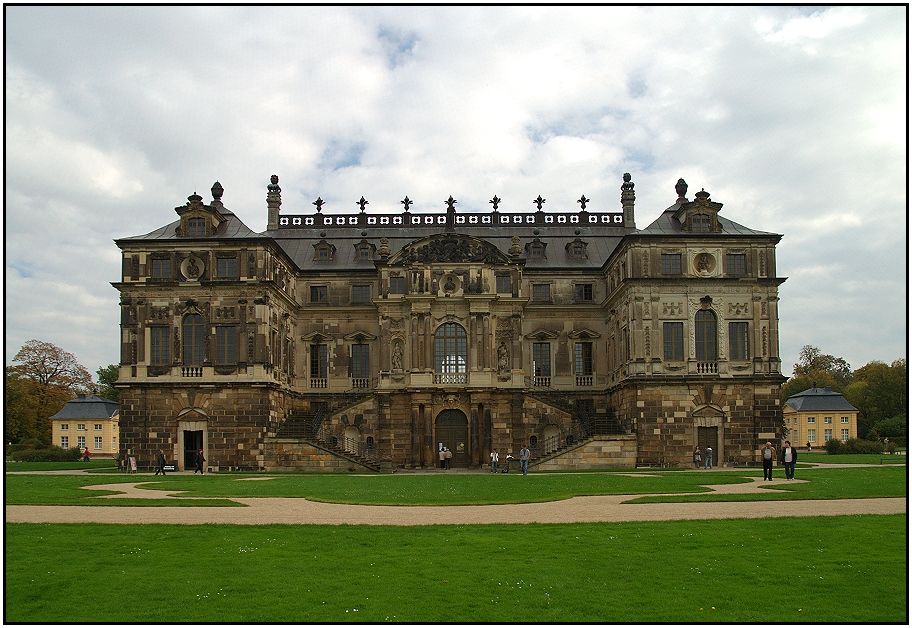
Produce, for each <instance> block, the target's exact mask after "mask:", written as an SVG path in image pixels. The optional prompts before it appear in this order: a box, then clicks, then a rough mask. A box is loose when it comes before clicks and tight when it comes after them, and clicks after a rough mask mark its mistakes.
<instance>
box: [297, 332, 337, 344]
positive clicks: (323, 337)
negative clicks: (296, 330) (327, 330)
mask: <svg viewBox="0 0 912 628" xmlns="http://www.w3.org/2000/svg"><path fill="white" fill-rule="evenodd" d="M301 340H305V341H307V342H312V343H315V344H323V343H325V342H330V341H332V340H334V338H333V337H332V336H330V335H329V334H324V333H323V332H319V331H313V332H311V333H309V334H303V335H302V336H301Z"/></svg>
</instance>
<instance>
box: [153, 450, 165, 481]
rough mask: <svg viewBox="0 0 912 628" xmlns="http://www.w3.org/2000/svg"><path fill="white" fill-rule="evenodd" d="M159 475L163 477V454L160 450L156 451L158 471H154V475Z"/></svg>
mask: <svg viewBox="0 0 912 628" xmlns="http://www.w3.org/2000/svg"><path fill="white" fill-rule="evenodd" d="M159 473H161V474H162V475H165V452H163V451H162V450H161V449H159V450H158V470H156V471H155V475H158V474H159Z"/></svg>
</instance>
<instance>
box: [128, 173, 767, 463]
mask: <svg viewBox="0 0 912 628" xmlns="http://www.w3.org/2000/svg"><path fill="white" fill-rule="evenodd" d="M223 192H224V190H223V189H222V186H221V185H220V184H219V183H218V182H216V183H215V185H214V186H213V187H212V200H211V201H210V202H209V203H208V204H207V203H204V202H203V198H202V197H201V196H199V195H197V194H195V193H194V194H193V195H191V196H190V197H189V198H188V202H187V203H186V204H184V205H181V206H179V207H176V208H175V211H176V213H177V219H176V220H175V221H173V222H171V223H170V224H168V225H167V226H165V227H162V228H161V229H158V230H156V231H153V232H152V233H148V234H146V235H142V236H135V237H129V238H123V239H120V240H117V241H116V244H117V246H118V247H119V248H120V249H121V251H122V254H123V276H122V279H121V280H120V281H118V282H116V283H114V284H113V285H114V286H115V287H116V288H117V289H118V290H119V291H120V295H121V297H120V306H121V312H122V319H121V340H122V348H121V364H120V378H119V381H118V383H117V386H118V387H119V388H120V389H121V396H120V403H121V412H120V435H121V439H120V452H121V454H123V455H124V456H127V455H129V456H135V457H137V459H138V460H139V461H140V466H147V467H148V466H151V465H152V461H153V460H154V458H155V455H156V454H157V453H158V450H159V449H164V450H165V451H166V454H168V457H169V458H173V459H175V460H176V461H177V463H178V467H179V468H188V467H192V466H193V462H192V458H193V457H194V456H195V453H194V452H196V450H197V449H199V448H202V449H204V451H205V455H206V458H207V461H208V462H207V464H208V465H209V466H210V468H213V469H216V470H219V469H222V470H224V469H267V470H268V469H327V470H330V469H334V470H335V469H359V470H363V469H375V470H380V469H395V468H412V467H434V466H435V465H436V462H437V459H438V451H439V450H440V449H441V448H442V447H447V448H449V449H450V450H451V451H452V452H453V460H452V463H453V466H457V467H459V466H468V467H473V466H480V465H484V464H486V463H487V462H488V459H489V458H488V456H489V453H490V452H491V450H492V449H494V448H496V449H497V450H498V451H499V452H500V456H501V463H503V461H504V460H505V458H506V456H507V455H509V454H512V455H514V456H518V451H519V449H521V448H522V446H523V445H528V446H530V448H531V449H532V452H533V456H534V459H533V463H532V468H533V469H535V468H536V467H538V468H541V469H548V468H600V467H613V466H614V467H617V466H622V467H623V466H627V467H632V466H635V465H640V466H646V465H686V464H689V462H690V460H691V454H692V452H693V449H694V447H697V446H699V447H700V448H701V449H705V447H706V446H707V445H711V446H712V447H713V449H714V451H715V452H716V455H715V458H716V460H717V461H718V462H719V463H721V464H726V465H744V464H749V463H752V462H755V461H756V460H757V455H758V451H759V448H760V447H761V446H762V444H763V443H765V442H766V441H767V440H773V439H776V440H778V438H779V437H780V436H781V433H782V429H783V423H782V406H781V404H780V400H779V391H780V385H781V383H782V382H783V381H784V380H785V378H784V377H782V375H781V372H780V360H779V332H778V308H777V303H778V300H779V297H778V286H779V284H781V283H782V282H783V281H784V278H782V277H778V276H777V274H776V244H777V243H778V242H779V240H780V238H781V236H780V235H778V234H774V233H766V232H761V231H755V230H752V229H749V228H747V227H744V226H742V225H739V224H737V223H734V222H732V221H730V220H728V219H726V218H724V217H723V216H722V215H721V213H720V210H721V208H722V204H721V203H718V202H715V201H713V200H711V199H710V195H709V193H707V192H705V191H700V192H697V193H696V194H694V195H693V200H691V199H689V198H688V197H687V184H686V183H685V182H684V180H683V179H681V180H679V181H678V182H677V185H676V186H675V192H676V198H675V197H671V199H670V200H674V202H673V204H672V205H671V206H670V207H668V208H667V209H665V210H664V211H657V212H656V214H657V217H656V219H655V220H654V221H653V222H652V223H650V224H649V225H648V226H646V227H645V228H643V229H637V228H636V225H635V221H634V204H635V194H634V184H633V183H632V182H631V180H630V175H626V174H625V175H624V181H623V184H622V185H621V195H620V196H621V198H620V206H619V207H618V209H617V210H616V211H594V210H593V209H592V208H589V207H587V205H588V204H589V203H590V201H589V199H586V198H585V196H583V197H581V198H580V199H579V200H578V201H576V203H575V204H574V206H573V207H572V209H566V210H558V211H548V210H545V209H544V203H545V199H542V198H541V197H540V196H539V197H538V198H537V199H536V200H535V201H534V206H535V210H534V211H529V212H526V213H507V212H502V211H499V209H498V205H499V203H500V202H501V201H500V199H498V198H497V197H496V196H495V197H494V198H493V199H492V200H491V205H492V206H493V207H492V209H491V210H486V211H459V210H457V209H456V204H457V201H456V200H454V199H453V198H452V197H450V198H449V199H448V200H447V201H446V202H444V203H443V204H442V205H445V207H446V209H445V211H441V212H440V213H418V212H413V211H410V209H409V206H410V205H411V204H412V201H410V200H409V199H408V197H406V198H405V199H404V200H403V201H400V204H401V205H402V206H403V208H402V211H397V212H391V213H374V212H369V211H367V208H366V205H367V204H368V202H367V201H366V200H365V199H364V198H363V197H362V198H361V201H360V202H359V204H360V207H361V211H360V212H359V213H354V214H334V213H329V212H327V211H324V208H323V204H324V202H323V201H322V200H321V199H319V198H318V199H317V200H316V201H315V202H314V203H313V205H315V206H316V211H312V212H310V211H308V212H303V211H300V208H293V211H292V212H288V213H286V212H284V211H282V207H281V206H282V196H281V188H280V187H279V185H278V177H276V176H274V175H273V177H272V180H271V183H270V184H269V185H268V186H267V195H266V208H265V209H266V212H267V228H266V231H264V232H262V233H257V232H254V231H252V230H251V229H249V228H248V227H247V226H246V225H244V223H243V222H241V220H240V219H238V217H237V216H236V215H235V214H234V213H233V212H232V211H230V210H229V209H228V208H227V207H226V206H225V205H224V204H223V203H222V196H223Z"/></svg>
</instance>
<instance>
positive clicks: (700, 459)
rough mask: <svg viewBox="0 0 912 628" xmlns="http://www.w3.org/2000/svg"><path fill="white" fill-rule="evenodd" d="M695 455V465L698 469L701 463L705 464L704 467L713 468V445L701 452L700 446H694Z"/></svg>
mask: <svg viewBox="0 0 912 628" xmlns="http://www.w3.org/2000/svg"><path fill="white" fill-rule="evenodd" d="M704 454H705V455H704ZM693 457H694V466H695V467H696V468H697V469H699V468H700V464H702V465H703V468H704V469H712V468H713V448H712V447H707V448H706V450H705V452H701V451H700V448H699V447H694V453H693Z"/></svg>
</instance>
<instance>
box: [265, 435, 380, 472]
mask: <svg viewBox="0 0 912 628" xmlns="http://www.w3.org/2000/svg"><path fill="white" fill-rule="evenodd" d="M266 451H267V454H266V455H265V456H264V458H263V468H264V469H265V470H266V471H358V472H365V471H366V472H369V473H374V470H373V469H371V468H369V467H366V466H364V465H362V464H358V463H357V462H354V461H352V460H349V459H347V458H343V457H341V456H337V455H335V454H334V453H332V452H331V451H328V450H326V449H322V448H320V447H317V446H316V445H311V444H308V443H302V442H300V441H297V440H294V439H282V438H270V439H267V441H266Z"/></svg>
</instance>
